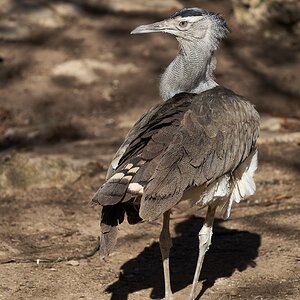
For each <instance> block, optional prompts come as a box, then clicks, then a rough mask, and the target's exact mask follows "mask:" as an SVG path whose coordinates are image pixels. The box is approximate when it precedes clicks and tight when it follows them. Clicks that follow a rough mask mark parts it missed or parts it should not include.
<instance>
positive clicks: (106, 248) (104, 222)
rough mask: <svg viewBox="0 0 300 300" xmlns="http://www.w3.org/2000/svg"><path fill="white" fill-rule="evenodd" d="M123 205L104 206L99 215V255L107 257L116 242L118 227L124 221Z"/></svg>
mask: <svg viewBox="0 0 300 300" xmlns="http://www.w3.org/2000/svg"><path fill="white" fill-rule="evenodd" d="M124 215H125V208H124V205H123V204H121V203H120V204H117V205H109V206H104V207H103V209H102V213H101V237H100V255H101V256H107V255H109V254H110V253H111V251H112V250H113V249H114V247H115V245H116V242H117V233H118V225H119V224H121V223H122V222H123V221H124Z"/></svg>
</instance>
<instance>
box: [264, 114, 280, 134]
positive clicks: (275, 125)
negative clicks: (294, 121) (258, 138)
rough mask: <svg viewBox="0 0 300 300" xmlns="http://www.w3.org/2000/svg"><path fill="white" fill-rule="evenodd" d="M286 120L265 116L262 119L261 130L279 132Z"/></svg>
mask: <svg viewBox="0 0 300 300" xmlns="http://www.w3.org/2000/svg"><path fill="white" fill-rule="evenodd" d="M283 123H284V119H282V118H274V117H269V116H263V117H261V119H260V129H261V130H268V131H279V130H280V129H281V128H282V124H283Z"/></svg>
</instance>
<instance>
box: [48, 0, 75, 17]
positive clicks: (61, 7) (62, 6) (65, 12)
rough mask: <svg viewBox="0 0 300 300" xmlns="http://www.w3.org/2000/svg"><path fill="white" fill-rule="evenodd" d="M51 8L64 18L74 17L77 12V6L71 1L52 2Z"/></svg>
mask: <svg viewBox="0 0 300 300" xmlns="http://www.w3.org/2000/svg"><path fill="white" fill-rule="evenodd" d="M51 8H52V9H53V10H54V11H55V12H56V13H57V14H58V15H60V16H62V17H64V18H74V17H76V16H78V14H79V9H78V7H77V6H75V5H74V4H72V3H53V4H51Z"/></svg>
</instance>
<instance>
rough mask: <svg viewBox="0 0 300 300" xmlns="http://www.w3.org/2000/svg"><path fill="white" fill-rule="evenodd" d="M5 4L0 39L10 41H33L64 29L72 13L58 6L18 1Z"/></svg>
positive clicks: (0, 23)
mask: <svg viewBox="0 0 300 300" xmlns="http://www.w3.org/2000/svg"><path fill="white" fill-rule="evenodd" d="M4 4H5V5H4V7H1V9H0V17H1V21H0V39H3V40H8V41H19V40H24V39H33V38H34V37H35V36H38V35H39V34H41V33H43V32H45V31H51V30H56V29H59V28H62V27H63V26H64V25H65V20H64V17H66V16H70V13H71V12H70V11H69V12H67V9H66V8H63V7H62V6H58V5H55V6H54V5H53V7H51V6H50V5H45V4H43V3H41V4H37V3H30V2H25V3H23V2H17V1H11V3H10V4H8V3H7V1H4ZM1 5H2V4H0V6H1ZM1 14H2V16H1Z"/></svg>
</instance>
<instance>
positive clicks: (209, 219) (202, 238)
mask: <svg viewBox="0 0 300 300" xmlns="http://www.w3.org/2000/svg"><path fill="white" fill-rule="evenodd" d="M215 212H216V206H215V207H211V206H208V210H207V214H206V218H205V221H204V224H203V226H202V228H201V230H200V232H199V255H198V261H197V266H196V271H195V275H194V280H193V286H192V290H191V293H190V296H189V297H188V300H194V297H195V291H196V287H197V284H198V280H199V276H200V271H201V268H202V264H203V260H204V256H205V252H206V251H207V250H208V248H209V246H210V243H211V237H212V227H213V223H214V217H215Z"/></svg>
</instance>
